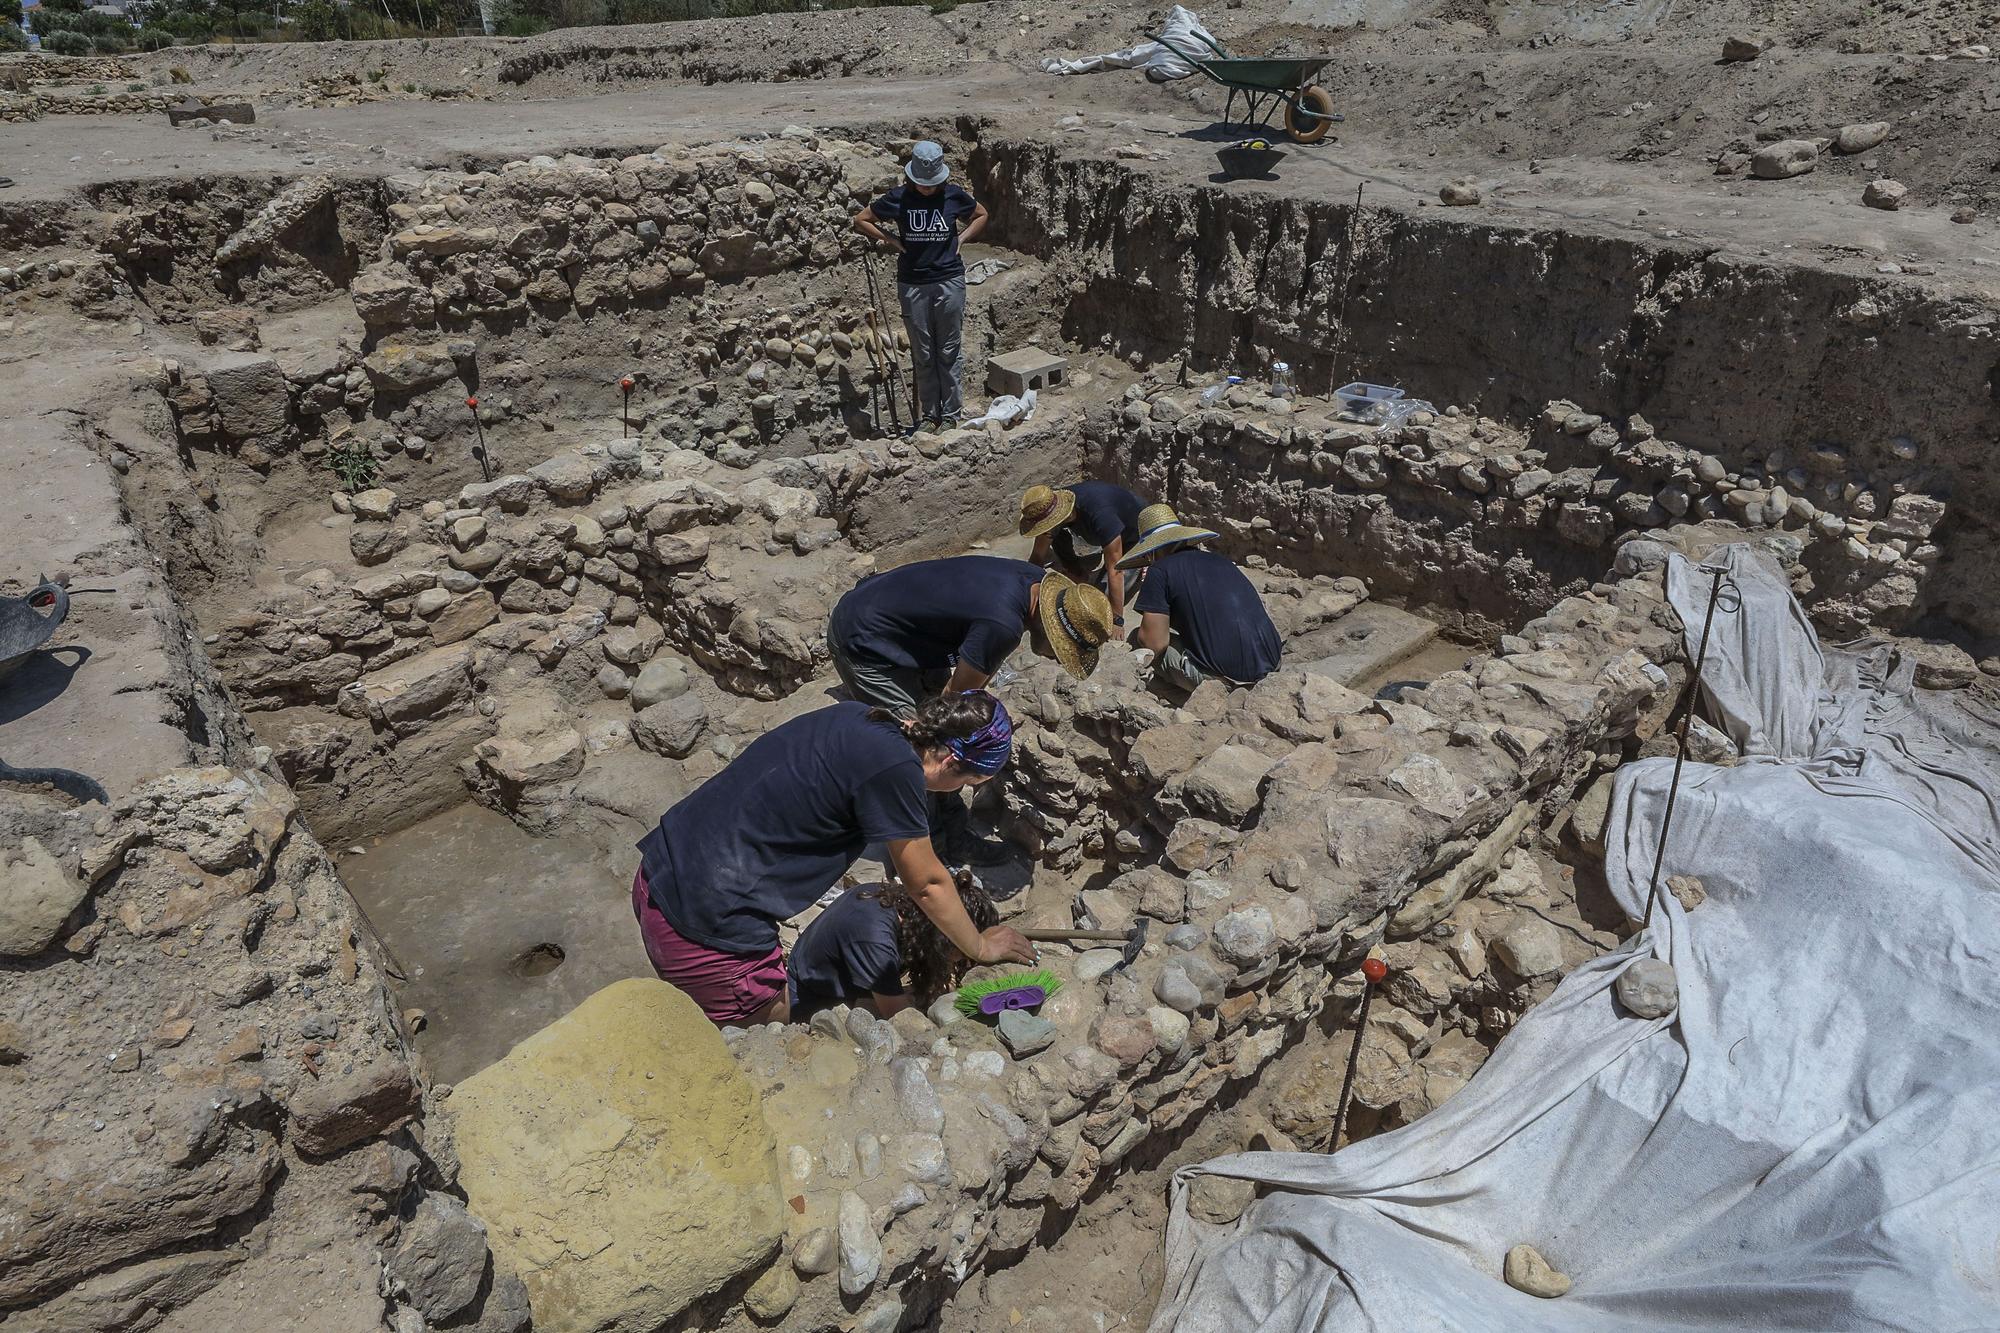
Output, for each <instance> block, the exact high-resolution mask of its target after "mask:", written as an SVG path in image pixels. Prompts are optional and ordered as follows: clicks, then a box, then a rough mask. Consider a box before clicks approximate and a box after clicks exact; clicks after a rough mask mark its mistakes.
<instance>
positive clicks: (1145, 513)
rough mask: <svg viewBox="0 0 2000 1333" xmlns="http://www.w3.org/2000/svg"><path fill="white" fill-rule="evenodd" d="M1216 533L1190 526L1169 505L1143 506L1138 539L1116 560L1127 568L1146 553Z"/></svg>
mask: <svg viewBox="0 0 2000 1333" xmlns="http://www.w3.org/2000/svg"><path fill="white" fill-rule="evenodd" d="M1217 535H1218V534H1216V533H1213V532H1210V531H1209V530H1208V529H1207V528H1191V527H1189V526H1188V525H1187V524H1185V523H1183V522H1181V520H1180V516H1179V515H1178V514H1176V513H1174V511H1173V506H1171V505H1147V506H1146V507H1145V508H1144V509H1141V510H1140V511H1139V541H1138V544H1137V545H1135V546H1134V547H1133V548H1132V549H1131V550H1129V551H1127V552H1126V553H1125V554H1124V556H1123V557H1122V558H1121V559H1120V560H1119V561H1118V568H1120V569H1130V568H1132V566H1133V565H1134V564H1136V563H1138V562H1139V561H1141V560H1144V559H1145V558H1146V557H1147V556H1150V555H1157V554H1159V553H1160V552H1161V551H1163V550H1165V549H1166V548H1168V547H1169V546H1180V545H1183V544H1185V543H1187V542H1205V541H1210V540H1213V539H1214V538H1215V537H1216V536H1217Z"/></svg>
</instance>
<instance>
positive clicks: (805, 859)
mask: <svg viewBox="0 0 2000 1333" xmlns="http://www.w3.org/2000/svg"><path fill="white" fill-rule="evenodd" d="M868 713H869V709H868V707H867V706H866V705H864V704H857V703H840V704H834V705H832V706H831V707H829V708H821V709H819V710H817V711H815V712H811V713H807V714H805V715H804V716H802V717H796V718H793V719H792V720H791V721H790V722H785V723H781V724H780V725H778V726H776V727H773V728H772V729H771V730H769V731H767V732H765V733H764V734H763V735H762V736H759V737H758V738H757V739H756V740H754V741H752V742H751V743H750V745H749V747H748V748H747V749H745V750H744V751H743V753H742V754H740V755H738V756H737V757H736V758H735V759H734V760H733V761H732V762H731V763H730V765H729V766H728V767H727V768H725V769H723V770H722V771H721V772H720V773H717V774H716V775H715V776H714V777H712V778H710V779H709V780H708V781H706V782H704V783H702V784H701V786H699V787H697V788H695V789H694V791H693V792H691V793H689V794H688V795H687V796H686V797H685V798H684V799H682V800H681V801H680V803H679V804H677V805H675V806H674V807H673V808H672V809H671V810H669V811H667V813H666V814H664V815H662V816H661V817H660V824H659V827H658V828H656V829H654V830H653V831H652V832H651V833H649V834H647V835H646V836H645V838H644V839H642V840H641V841H640V843H639V854H640V857H641V861H642V864H643V865H644V867H645V871H646V886H647V888H648V889H649V890H651V892H652V896H653V902H654V904H655V905H657V906H658V907H659V909H660V912H661V913H662V914H663V915H664V916H665V917H666V918H667V922H668V924H670V925H671V926H673V928H674V929H675V930H677V931H679V932H680V933H681V934H683V935H685V936H687V937H688V938H689V939H691V940H693V941H695V942H696V943H697V944H705V945H707V946H708V947H709V948H711V949H721V950H723V951H724V952H726V953H761V952H766V951H768V950H770V949H772V948H774V947H776V945H777V943H778V924H777V923H778V922H780V921H783V920H785V919H786V918H787V917H791V916H796V915H797V914H798V913H800V912H803V911H804V910H805V909H806V908H808V907H810V906H812V904H813V903H814V901H815V900H817V899H818V898H819V896H820V895H821V894H822V893H825V892H826V891H827V890H828V889H830V888H832V887H833V886H834V883H835V882H836V881H837V880H839V878H840V877H841V875H842V874H843V873H844V872H845V871H846V870H847V867H849V866H850V865H852V864H854V860H855V858H856V857H858V856H860V855H861V853H862V850H863V849H864V848H866V847H868V846H869V845H870V844H871V843H876V842H885V841H889V840H891V839H896V838H924V837H928V836H930V801H929V796H928V794H927V793H926V792H925V790H924V766H923V762H922V761H921V760H920V759H918V758H917V752H916V750H915V748H913V747H912V746H911V745H910V742H909V739H908V738H907V737H906V736H905V735H904V734H903V730H902V728H901V727H899V726H897V725H896V724H895V723H893V722H881V721H876V720H874V719H872V718H870V717H869V716H868Z"/></svg>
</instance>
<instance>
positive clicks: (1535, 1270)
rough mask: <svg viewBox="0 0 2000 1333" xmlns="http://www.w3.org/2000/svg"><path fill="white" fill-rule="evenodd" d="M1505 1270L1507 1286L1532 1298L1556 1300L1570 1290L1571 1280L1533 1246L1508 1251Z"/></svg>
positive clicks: (1516, 1247) (1518, 1246)
mask: <svg viewBox="0 0 2000 1333" xmlns="http://www.w3.org/2000/svg"><path fill="white" fill-rule="evenodd" d="M1504 1270H1505V1277H1506V1279H1507V1285H1508V1286H1510V1287H1512V1288H1513V1289H1514V1290H1516V1291H1525V1292H1526V1293H1528V1295H1530V1296H1540V1297H1543V1298H1545V1299H1548V1300H1554V1299H1555V1298H1556V1297H1558V1296H1562V1295H1565V1294H1567V1293H1568V1291H1569V1289H1570V1280H1569V1278H1568V1277H1567V1276H1566V1275H1564V1274H1562V1273H1558V1272H1557V1271H1556V1270H1555V1269H1554V1268H1552V1267H1550V1265H1549V1261H1548V1260H1546V1259H1544V1258H1542V1255H1541V1251H1539V1250H1537V1249H1536V1248H1535V1247H1534V1246H1532V1245H1516V1246H1515V1247H1514V1248H1513V1249H1511V1250H1509V1251H1507V1261H1506V1264H1505V1265H1504Z"/></svg>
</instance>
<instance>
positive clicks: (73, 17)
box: [35, 9, 83, 46]
mask: <svg viewBox="0 0 2000 1333" xmlns="http://www.w3.org/2000/svg"><path fill="white" fill-rule="evenodd" d="M82 27H83V15H81V14H72V13H70V12H68V11H67V10H62V9H51V10H38V11H36V13H35V31H36V32H38V33H40V34H41V35H42V45H43V46H47V45H48V44H49V38H51V37H53V36H55V35H56V34H57V33H59V32H77V31H79V30H81V29H82Z"/></svg>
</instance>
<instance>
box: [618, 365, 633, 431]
mask: <svg viewBox="0 0 2000 1333" xmlns="http://www.w3.org/2000/svg"><path fill="white" fill-rule="evenodd" d="M618 387H619V388H620V389H623V390H624V391H625V406H624V416H625V438H626V439H628V440H629V439H631V438H632V377H631V376H630V375H627V376H626V377H625V378H624V379H622V380H619V381H618Z"/></svg>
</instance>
